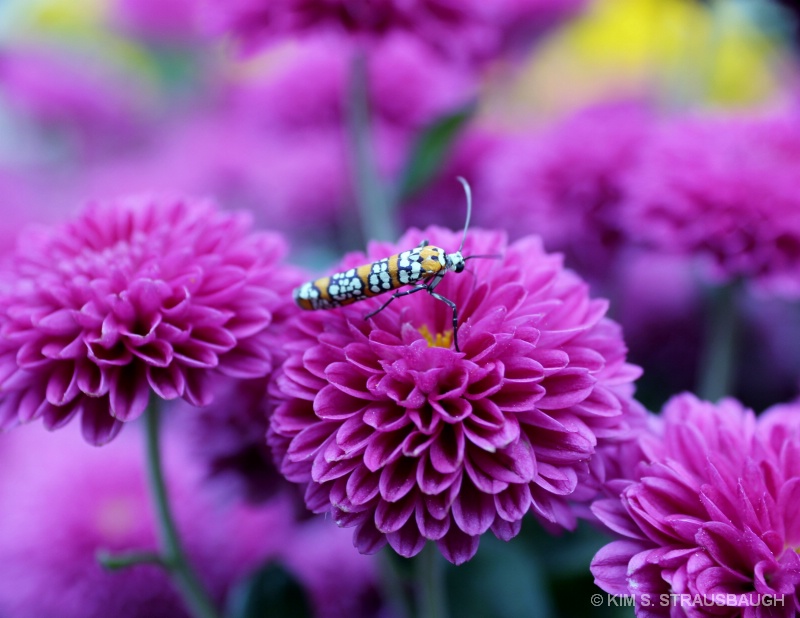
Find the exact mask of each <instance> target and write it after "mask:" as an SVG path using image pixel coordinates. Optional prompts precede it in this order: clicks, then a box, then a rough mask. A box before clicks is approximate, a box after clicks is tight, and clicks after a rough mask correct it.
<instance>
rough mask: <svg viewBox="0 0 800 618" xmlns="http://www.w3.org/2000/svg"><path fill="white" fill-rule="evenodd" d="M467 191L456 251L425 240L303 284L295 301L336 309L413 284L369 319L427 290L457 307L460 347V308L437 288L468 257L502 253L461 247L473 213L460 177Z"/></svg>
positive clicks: (455, 334) (455, 338)
mask: <svg viewBox="0 0 800 618" xmlns="http://www.w3.org/2000/svg"><path fill="white" fill-rule="evenodd" d="M458 181H459V182H460V183H461V184H462V185H463V186H464V191H465V192H466V194H467V220H466V222H465V224H464V237H463V238H462V239H461V246H460V247H459V248H458V251H456V252H455V253H447V252H446V251H445V250H444V249H442V248H441V247H436V246H433V245H431V244H429V243H428V241H427V240H423V241H422V242H421V243H420V244H419V245H418V246H416V247H414V248H413V249H409V250H408V251H403V252H402V253H398V254H396V255H392V256H389V257H387V258H383V259H382V260H378V261H376V262H372V263H370V264H364V265H363V266H359V267H358V268H351V269H350V270H347V271H345V272H341V273H336V274H334V275H331V276H329V277H321V278H320V279H316V280H314V281H309V282H308V283H306V284H304V285H301V286H300V287H299V288H297V289H295V291H294V299H295V302H296V303H297V304H298V305H299V306H300V307H301V308H302V309H312V310H313V309H335V308H336V307H343V306H344V305H349V304H351V303H354V302H357V301H360V300H364V299H367V298H371V297H373V296H378V295H379V294H384V293H386V292H389V291H391V290H397V289H398V288H401V287H403V286H406V285H413V286H414V287H412V288H411V289H409V290H403V291H400V292H395V293H394V294H392V296H391V298H389V300H387V301H386V302H385V303H383V305H381V306H380V307H378V309H376V310H375V311H372V312H371V313H368V314H367V315H366V316H364V319H369V318H371V317H372V316H374V315H375V314H377V313H380V312H381V311H383V310H384V309H385V308H386V307H388V306H389V303H391V302H392V301H393V300H395V299H396V298H400V297H402V296H408V295H409V294H414V293H415V292H422V291H423V290H424V291H427V292H428V294H430V295H431V296H433V297H434V298H436V299H437V300H440V301H442V302H443V303H445V304H446V305H447V306H448V307H450V309H452V311H453V344H454V345H455V349H456V351H458V352H460V350H459V348H458V308H457V307H456V304H455V303H454V302H453V301H451V300H450V299H448V298H445V297H444V296H442V295H441V294H438V293H437V292H435V291H434V290H435V289H436V286H438V285H439V283H441V281H442V279H444V276H445V275H446V274H447V273H448V271H449V272H455V273H460V272H462V271H463V270H464V267H465V265H466V260H468V259H472V258H477V257H499V256H489V255H470V256H467V257H464V256H463V255H462V254H461V250H462V249H463V248H464V242H465V241H466V239H467V229H468V228H469V220H470V217H471V215H472V192H471V190H470V187H469V184H468V183H467V181H466V180H464V179H463V178H461V177H459V178H458Z"/></svg>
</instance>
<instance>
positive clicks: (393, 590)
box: [378, 547, 412, 618]
mask: <svg viewBox="0 0 800 618" xmlns="http://www.w3.org/2000/svg"><path fill="white" fill-rule="evenodd" d="M378 556H379V558H380V562H379V565H380V575H381V589H382V590H383V593H384V596H385V598H386V600H387V602H388V604H389V606H390V607H391V610H392V616H396V617H397V618H409V616H411V615H412V613H411V607H410V603H409V599H408V598H407V597H406V594H405V591H404V587H405V586H404V585H405V581H406V577H405V576H404V574H403V573H401V572H400V569H399V568H398V564H397V561H398V560H401V558H398V557H397V555H396V554H395V553H394V552H393V551H392V550H390V549H389V548H388V547H386V548H384V550H383V551H381V552H380V554H378ZM402 560H405V559H404V558H403V559H402Z"/></svg>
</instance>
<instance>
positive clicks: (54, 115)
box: [0, 45, 149, 155]
mask: <svg viewBox="0 0 800 618" xmlns="http://www.w3.org/2000/svg"><path fill="white" fill-rule="evenodd" d="M138 79H139V78H138V77H137V76H135V75H131V74H127V75H124V76H123V73H122V71H121V70H119V69H118V68H115V67H113V66H112V65H111V64H110V63H108V62H106V61H104V60H102V59H99V58H96V57H92V58H88V59H87V58H85V57H84V56H82V55H80V54H79V53H76V51H75V49H74V48H57V47H46V46H32V45H28V46H24V47H23V46H20V47H17V48H14V47H10V48H7V49H4V50H2V51H0V96H2V97H3V98H4V99H5V100H6V101H7V102H8V103H9V104H10V105H11V108H12V109H13V110H14V111H15V112H16V113H17V114H19V115H20V116H21V117H22V118H27V119H30V120H32V121H33V122H34V123H35V124H34V125H32V126H34V127H38V128H39V129H40V130H41V129H42V128H49V129H53V128H55V129H58V131H59V134H60V135H61V136H62V137H63V138H64V139H65V140H67V141H68V142H69V143H70V145H71V146H77V147H78V149H79V150H83V151H85V152H92V151H94V150H96V149H97V148H98V147H101V146H102V147H104V149H105V150H107V149H108V148H106V147H108V146H114V145H116V146H118V145H119V144H120V142H124V141H125V140H127V139H130V138H131V137H132V135H133V132H134V130H136V129H138V128H140V123H141V121H142V119H143V116H144V112H145V110H146V108H147V105H148V103H149V102H148V97H147V90H146V88H144V85H143V82H141V81H139V82H138V83H137V80H138ZM48 154H50V155H51V153H48Z"/></svg>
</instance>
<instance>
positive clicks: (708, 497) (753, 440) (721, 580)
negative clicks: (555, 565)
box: [592, 394, 800, 618]
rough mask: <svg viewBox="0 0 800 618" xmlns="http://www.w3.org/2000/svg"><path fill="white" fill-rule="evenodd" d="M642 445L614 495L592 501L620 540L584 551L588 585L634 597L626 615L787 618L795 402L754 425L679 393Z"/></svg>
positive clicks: (794, 531) (797, 455) (743, 415)
mask: <svg viewBox="0 0 800 618" xmlns="http://www.w3.org/2000/svg"><path fill="white" fill-rule="evenodd" d="M643 444H644V448H643V453H644V455H643V457H642V462H641V463H639V465H638V467H635V468H633V467H631V469H630V470H629V471H628V472H629V475H628V476H627V481H624V480H623V481H621V485H622V488H621V495H620V497H615V498H612V499H607V500H600V501H598V502H596V503H595V504H594V506H593V511H594V513H595V515H596V516H597V517H598V518H599V519H600V520H601V521H602V522H604V523H605V524H606V525H607V526H608V527H609V528H610V529H611V530H613V531H614V532H616V533H618V534H619V535H621V536H622V537H623V540H618V541H615V542H613V543H611V544H609V545H607V546H606V547H604V548H603V549H601V550H600V552H598V554H597V556H595V559H594V561H593V562H592V573H593V574H594V576H595V581H596V582H597V584H598V585H599V586H600V587H601V588H603V589H604V590H606V591H607V592H610V593H612V594H624V595H634V596H635V601H636V614H637V616H647V617H650V616H682V615H686V616H693V617H701V616H744V617H753V618H755V617H759V618H760V617H766V616H771V617H772V616H786V617H789V616H795V615H796V614H797V612H798V611H800V597H799V596H798V586H800V556H798V553H797V548H798V547H800V527H798V524H797V522H798V519H797V503H798V499H800V495H799V494H798V491H799V489H798V488H800V464H798V462H800V409H798V406H797V405H796V404H795V405H792V406H785V407H782V408H779V409H775V410H772V411H771V412H768V413H766V415H765V416H763V417H761V418H760V419H759V420H758V421H756V419H755V417H754V415H753V413H752V412H750V411H748V410H745V409H744V408H743V407H742V406H741V404H739V403H738V402H736V401H734V400H731V399H728V400H723V401H721V402H720V403H719V404H717V405H714V404H711V403H706V402H703V401H699V400H697V399H696V398H695V397H694V396H692V395H688V394H686V395H681V396H679V397H676V398H674V399H672V400H671V401H670V402H669V403H668V404H667V405H666V406H665V408H664V413H663V427H662V429H661V430H660V432H655V433H653V434H652V435H650V436H648V437H646V438H645V439H644V441H643ZM671 595H673V596H671ZM674 595H685V596H674Z"/></svg>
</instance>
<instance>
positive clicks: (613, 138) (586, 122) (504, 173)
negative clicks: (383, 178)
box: [475, 103, 653, 280]
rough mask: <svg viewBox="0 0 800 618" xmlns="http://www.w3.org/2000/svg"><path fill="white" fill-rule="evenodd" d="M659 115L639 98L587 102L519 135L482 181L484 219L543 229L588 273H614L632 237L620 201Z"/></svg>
mask: <svg viewBox="0 0 800 618" xmlns="http://www.w3.org/2000/svg"><path fill="white" fill-rule="evenodd" d="M652 125H653V118H652V116H651V113H650V112H649V111H648V109H647V108H646V107H645V106H644V105H641V104H636V103H618V104H605V105H599V106H595V107H591V108H588V109H586V110H583V111H581V112H580V113H578V114H575V115H573V116H571V117H568V118H567V119H565V120H563V121H561V122H560V123H558V124H556V125H554V126H551V127H548V128H547V129H545V130H543V131H539V132H536V133H527V134H525V133H522V134H515V135H512V136H510V137H508V138H507V139H506V140H505V141H504V143H502V142H501V144H500V145H499V146H497V147H496V148H495V149H494V150H493V151H492V153H491V156H489V157H487V158H486V162H485V164H484V168H483V170H482V172H481V174H480V176H479V179H478V180H477V181H476V185H477V187H478V188H477V190H476V195H477V197H476V200H477V202H478V203H480V204H481V207H480V208H476V212H475V214H476V220H477V221H478V222H479V223H482V222H491V223H492V225H502V226H504V227H506V228H507V229H509V230H512V231H513V232H512V233H513V234H515V235H517V236H522V235H525V234H531V233H536V234H540V235H541V236H542V238H543V239H544V242H545V245H546V246H547V248H548V249H549V250H551V251H562V252H564V254H565V258H566V263H567V265H569V266H570V267H571V268H574V269H576V270H577V271H578V272H579V273H580V274H581V275H583V276H587V277H591V278H592V279H599V280H603V279H607V278H608V277H607V274H608V271H609V268H610V265H611V263H612V262H613V260H614V259H615V256H616V255H617V253H618V251H619V249H620V247H621V246H622V244H623V243H624V242H625V240H626V238H625V231H624V230H625V227H624V221H623V220H622V218H621V214H620V207H621V204H622V202H623V200H624V199H625V197H626V194H627V188H626V185H625V182H626V180H625V178H626V174H627V173H629V172H630V170H631V169H632V168H633V167H634V166H635V165H636V163H637V161H638V158H639V156H640V152H641V149H642V147H643V145H644V143H645V141H646V138H647V136H648V134H649V132H650V131H651V130H652Z"/></svg>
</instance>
